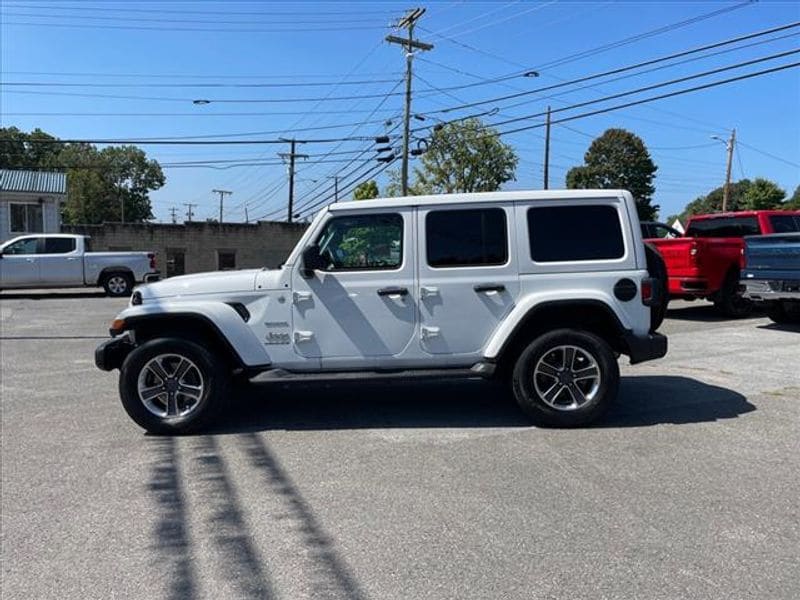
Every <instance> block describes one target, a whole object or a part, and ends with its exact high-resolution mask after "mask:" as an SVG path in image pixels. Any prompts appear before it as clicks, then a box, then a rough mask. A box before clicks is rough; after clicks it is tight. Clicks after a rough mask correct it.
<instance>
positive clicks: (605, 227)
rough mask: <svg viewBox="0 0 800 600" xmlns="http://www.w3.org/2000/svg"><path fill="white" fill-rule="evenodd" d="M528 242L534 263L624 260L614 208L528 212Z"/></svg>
mask: <svg viewBox="0 0 800 600" xmlns="http://www.w3.org/2000/svg"><path fill="white" fill-rule="evenodd" d="M528 240H529V243H530V252H531V258H532V259H533V260H534V261H535V262H539V263H543V262H560V261H576V260H615V259H618V258H622V257H623V256H625V242H624V240H623V237H622V225H621V224H620V220H619V213H618V212H617V209H616V208H615V207H614V206H608V205H573V206H540V207H532V208H530V209H528Z"/></svg>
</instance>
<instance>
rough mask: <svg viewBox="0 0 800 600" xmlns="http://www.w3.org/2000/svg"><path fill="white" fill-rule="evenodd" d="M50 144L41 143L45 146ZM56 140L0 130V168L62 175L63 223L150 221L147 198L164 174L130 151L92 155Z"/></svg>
mask: <svg viewBox="0 0 800 600" xmlns="http://www.w3.org/2000/svg"><path fill="white" fill-rule="evenodd" d="M51 141H52V142H53V143H46V142H51ZM56 142H58V138H56V137H53V136H52V135H50V134H48V133H45V132H44V131H41V130H40V129H34V130H33V131H32V132H30V133H25V132H23V131H20V130H19V129H17V128H16V127H9V128H4V129H0V161H2V162H0V165H2V167H3V168H11V169H31V170H40V169H41V170H58V171H66V172H67V201H66V202H65V204H64V207H63V217H64V222H65V223H71V224H78V223H80V224H95V223H102V222H104V221H120V220H122V216H123V214H122V212H123V207H124V217H125V221H126V222H134V223H135V222H141V221H146V220H147V219H152V218H153V213H152V210H151V207H150V198H149V192H150V191H152V190H157V189H159V188H160V187H162V186H163V185H164V181H165V178H164V173H163V171H162V170H161V166H160V165H159V164H158V162H156V161H155V160H152V159H151V160H148V158H147V156H146V155H145V153H144V151H143V150H141V149H139V148H137V147H136V146H114V147H107V148H103V149H102V150H98V149H97V148H96V147H95V146H93V145H92V144H84V143H77V144H76V143H71V144H63V143H56Z"/></svg>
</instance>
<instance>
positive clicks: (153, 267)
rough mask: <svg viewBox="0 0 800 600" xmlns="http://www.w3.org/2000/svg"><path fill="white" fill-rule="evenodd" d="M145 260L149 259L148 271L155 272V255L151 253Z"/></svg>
mask: <svg viewBox="0 0 800 600" xmlns="http://www.w3.org/2000/svg"><path fill="white" fill-rule="evenodd" d="M147 258H149V259H150V269H151V270H153V271H155V270H156V255H155V254H154V253H152V252H150V253H148V255H147Z"/></svg>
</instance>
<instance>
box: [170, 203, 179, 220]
mask: <svg viewBox="0 0 800 600" xmlns="http://www.w3.org/2000/svg"><path fill="white" fill-rule="evenodd" d="M169 214H170V216H172V223H173V224H175V223H177V222H178V209H177V208H176V207H174V206H173V207H171V208H170V209H169Z"/></svg>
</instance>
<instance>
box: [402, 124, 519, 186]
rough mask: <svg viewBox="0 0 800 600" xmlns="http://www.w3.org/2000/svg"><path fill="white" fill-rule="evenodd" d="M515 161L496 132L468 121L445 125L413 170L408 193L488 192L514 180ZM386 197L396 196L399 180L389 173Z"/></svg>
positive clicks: (514, 156) (431, 140) (510, 151)
mask: <svg viewBox="0 0 800 600" xmlns="http://www.w3.org/2000/svg"><path fill="white" fill-rule="evenodd" d="M518 162H519V158H518V157H517V155H516V153H515V152H514V149H513V148H512V147H511V146H509V145H508V144H505V143H503V142H502V141H501V140H500V137H499V136H498V135H497V132H496V131H495V130H494V129H491V128H489V127H487V126H486V125H484V124H483V122H482V121H481V120H480V119H477V118H471V119H466V120H463V121H456V122H453V123H447V124H445V125H444V126H442V127H441V128H439V129H438V130H435V131H434V132H433V135H432V136H431V139H430V141H429V144H428V151H427V152H426V153H425V154H423V155H422V158H421V159H420V163H421V167H419V168H415V169H414V175H415V180H414V182H413V183H412V184H411V185H409V194H411V195H414V196H418V195H422V194H450V193H455V192H492V191H495V190H499V189H500V187H501V186H502V185H503V184H504V183H506V182H507V181H511V180H513V179H514V178H515V176H514V174H515V171H516V168H517V163H518ZM389 177H390V180H391V179H392V178H393V177H394V178H396V179H395V181H390V183H389V186H388V187H387V195H399V193H400V186H399V183H400V182H399V177H397V175H396V173H395V174H394V175H393V174H392V173H390V175H389Z"/></svg>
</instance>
